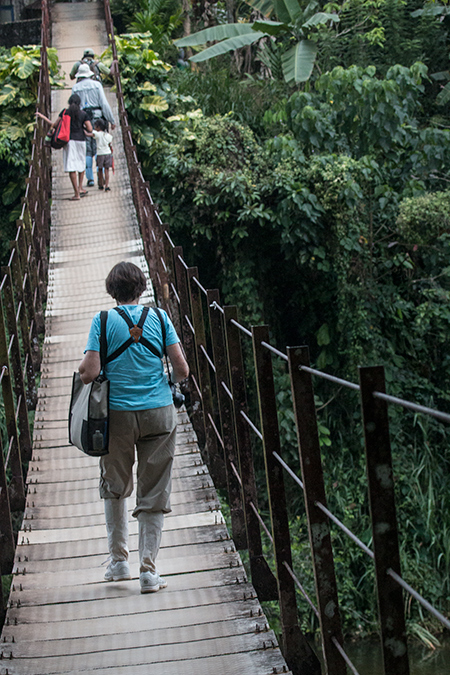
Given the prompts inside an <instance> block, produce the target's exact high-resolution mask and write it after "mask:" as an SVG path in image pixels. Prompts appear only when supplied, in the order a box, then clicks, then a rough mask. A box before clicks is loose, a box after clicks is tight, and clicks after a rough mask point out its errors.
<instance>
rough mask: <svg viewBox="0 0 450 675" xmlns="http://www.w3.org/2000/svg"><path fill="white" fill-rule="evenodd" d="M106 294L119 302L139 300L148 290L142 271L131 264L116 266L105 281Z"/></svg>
mask: <svg viewBox="0 0 450 675" xmlns="http://www.w3.org/2000/svg"><path fill="white" fill-rule="evenodd" d="M105 285H106V292H107V293H109V295H110V296H111V297H113V298H114V300H117V301H118V302H122V303H124V302H127V300H134V299H135V298H139V296H141V295H142V293H143V292H144V291H145V289H146V288H147V281H146V279H145V276H144V273H143V272H142V270H140V269H139V267H137V265H134V264H133V263H130V262H125V261H123V262H120V263H117V265H114V267H113V268H112V270H111V271H110V273H109V274H108V276H107V277H106V281H105Z"/></svg>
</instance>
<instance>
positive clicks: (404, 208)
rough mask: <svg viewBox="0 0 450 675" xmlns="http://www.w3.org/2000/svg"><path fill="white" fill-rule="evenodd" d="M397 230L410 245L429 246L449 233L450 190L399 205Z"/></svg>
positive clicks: (415, 198)
mask: <svg viewBox="0 0 450 675" xmlns="http://www.w3.org/2000/svg"><path fill="white" fill-rule="evenodd" d="M397 228H398V231H399V233H400V235H401V236H402V239H403V241H405V242H406V243H408V244H409V245H412V244H414V245H420V244H424V245H427V244H430V243H432V242H433V241H434V240H435V239H437V237H439V235H441V234H442V233H443V232H449V231H450V190H445V191H444V192H435V193H431V194H426V195H422V196H420V197H410V198H408V199H404V200H403V201H402V202H400V205H399V215H398V218H397Z"/></svg>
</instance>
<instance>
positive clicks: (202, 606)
mask: <svg viewBox="0 0 450 675" xmlns="http://www.w3.org/2000/svg"><path fill="white" fill-rule="evenodd" d="M52 12H53V21H54V22H55V23H54V26H53V45H54V46H56V47H57V48H58V51H59V56H60V60H61V62H62V64H63V68H64V70H65V71H66V72H68V71H69V70H70V67H71V65H72V63H73V62H74V61H75V60H77V59H78V58H79V57H80V56H81V54H82V52H83V50H84V48H86V47H93V48H94V49H95V51H96V52H97V53H99V52H101V50H102V47H103V45H105V44H106V35H105V30H104V23H103V21H102V6H101V4H100V3H96V2H92V3H79V4H78V3H69V4H62V3H60V4H55V5H54V6H53V8H52ZM69 95H70V84H69V83H67V88H66V89H65V90H63V91H57V92H54V100H53V115H55V114H56V113H57V112H58V111H59V110H60V109H61V108H62V107H64V105H65V103H66V100H67V98H68V97H69ZM108 96H109V100H110V102H111V104H112V107H113V109H114V110H115V114H116V115H117V109H116V106H115V99H114V97H113V96H112V95H111V94H108ZM53 154H54V156H53V188H52V236H51V252H50V272H49V293H48V304H47V311H46V337H45V345H44V360H43V369H42V378H41V385H40V389H39V404H38V408H37V412H36V420H35V428H34V443H33V445H34V450H33V460H32V462H31V463H30V471H29V474H28V497H27V509H26V513H25V518H24V521H23V526H22V529H21V531H20V533H19V543H18V547H17V552H16V559H15V566H14V573H15V574H14V578H13V587H12V591H11V595H10V601H9V609H8V613H7V621H6V625H5V626H4V629H3V632H2V645H1V649H0V651H1V657H2V660H1V661H0V675H6V674H8V675H13V674H17V675H19V674H22V675H25V674H27V675H50V674H52V673H57V674H58V675H62V674H63V673H84V674H88V673H96V674H99V673H100V674H101V673H107V674H108V675H148V673H156V674H158V675H190V674H191V673H192V674H193V673H195V675H203V674H205V675H206V674H208V675H210V673H212V672H213V673H215V675H231V674H232V673H237V674H238V675H246V674H249V675H250V674H252V675H253V674H255V675H266V674H267V675H269V673H274V672H278V673H281V672H288V671H287V668H286V665H285V662H284V660H283V658H282V656H281V653H280V651H279V649H278V647H277V644H276V640H275V636H274V634H273V633H272V632H271V631H270V630H268V627H267V624H266V619H265V617H264V615H263V614H262V610H261V607H260V605H259V603H258V601H257V599H256V598H255V592H254V590H253V588H252V586H251V585H250V584H249V583H247V581H246V578H245V571H244V568H243V566H242V562H241V559H240V557H239V555H238V554H237V553H236V552H235V551H234V547H233V544H232V542H231V540H229V538H228V533H227V530H226V527H225V525H224V523H223V518H222V515H221V512H220V510H219V502H218V498H217V494H216V491H215V489H214V486H213V484H212V481H211V478H210V476H209V474H208V471H207V468H206V467H205V466H204V465H203V463H202V460H201V456H200V453H199V449H198V445H197V442H196V437H195V434H194V432H193V429H192V427H191V425H190V423H189V419H188V417H187V415H186V413H185V412H183V411H182V412H179V414H178V420H179V427H178V431H179V433H178V441H177V454H176V460H175V471H174V483H173V499H172V508H173V512H172V514H170V515H169V516H167V517H166V520H165V527H164V533H163V541H162V548H161V552H160V555H159V558H158V566H159V568H160V570H161V573H162V574H163V575H164V576H165V577H166V578H167V579H168V583H169V585H168V588H167V589H165V590H162V591H160V592H158V593H155V594H151V595H141V594H140V591H139V580H138V569H139V568H138V555H137V527H136V522H135V521H134V519H132V518H131V517H130V551H131V554H130V563H131V569H132V575H133V580H132V581H128V582H120V583H106V582H104V581H103V575H104V570H105V568H104V567H102V562H103V561H104V560H105V559H106V557H107V542H106V533H105V526H104V518H103V504H102V502H101V500H100V499H99V496H98V462H97V460H96V459H93V458H90V457H87V456H85V455H83V454H82V453H81V452H79V451H78V450H77V449H76V448H73V447H72V446H70V445H68V441H67V422H66V419H67V409H68V404H69V396H70V386H71V378H72V372H73V370H74V369H75V368H76V367H77V366H78V363H79V361H80V358H81V356H82V352H83V349H84V345H85V340H86V337H87V332H88V329H89V325H90V322H91V318H92V316H93V314H94V313H95V312H96V311H98V309H100V308H108V307H111V306H112V303H111V298H109V296H107V295H106V292H105V290H104V278H105V276H106V274H107V272H108V271H109V269H110V268H111V267H112V265H113V264H115V263H116V262H118V261H119V260H123V259H126V260H131V261H133V262H135V263H136V264H138V265H139V266H140V267H141V269H143V270H144V272H145V274H146V275H147V277H148V269H147V265H146V262H145V259H144V255H143V249H142V243H141V240H140V236H139V232H138V226H137V222H136V216H135V213H134V209H133V204H132V199H131V192H130V186H129V180H128V174H127V170H126V164H125V157H124V152H123V146H122V143H121V135H120V129H119V128H116V131H115V132H114V156H115V163H116V174H115V176H114V177H113V178H112V181H111V192H110V193H109V194H105V193H104V192H99V191H98V190H97V188H96V187H95V188H94V189H91V190H90V193H89V196H88V197H87V198H84V199H82V200H80V201H79V202H69V201H68V197H69V196H70V195H71V194H72V188H71V186H70V183H69V179H68V177H67V176H65V175H64V174H63V171H62V153H58V152H54V153H53ZM152 300H153V297H152V293H151V291H150V292H148V294H147V296H146V297H145V298H144V302H148V303H150V302H152ZM131 500H132V498H130V501H129V506H130V512H131V506H132V504H131Z"/></svg>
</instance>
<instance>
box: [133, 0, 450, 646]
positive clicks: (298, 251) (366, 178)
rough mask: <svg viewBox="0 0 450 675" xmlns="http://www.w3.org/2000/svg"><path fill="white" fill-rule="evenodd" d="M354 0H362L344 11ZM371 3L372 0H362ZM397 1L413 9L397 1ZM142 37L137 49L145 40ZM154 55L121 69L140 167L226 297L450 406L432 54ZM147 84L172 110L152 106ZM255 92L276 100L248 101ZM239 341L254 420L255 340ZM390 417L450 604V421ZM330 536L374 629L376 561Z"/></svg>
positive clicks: (426, 589) (339, 420) (348, 455)
mask: <svg viewBox="0 0 450 675" xmlns="http://www.w3.org/2000/svg"><path fill="white" fill-rule="evenodd" d="M350 4H351V5H352V7H356V4H357V3H356V2H352V3H346V7H347V9H346V10H345V11H347V10H348V8H349V6H350ZM394 4H395V3H393V2H388V1H387V0H386V2H379V3H372V7H373V8H374V11H373V13H372V14H371V17H372V19H373V21H372V19H371V21H372V29H371V31H368V30H366V23H367V24H369V23H370V22H369V21H367V22H365V23H364V24H363V26H364V30H363V33H364V36H365V40H366V44H370V45H372V46H373V49H374V50H376V49H379V45H378V43H377V40H379V42H380V44H381V37H380V36H381V33H380V32H379V33H378V38H377V37H376V35H377V33H376V32H373V31H374V30H375V28H379V27H380V25H381V27H383V28H384V29H386V27H387V23H386V21H385V17H386V15H387V13H388V10H389V11H391V14H392V16H394V9H395V8H394ZM368 6H369V5H368V3H363V2H361V3H359V7H360V8H362V9H361V11H363V12H364V11H365V10H366V9H367V7H368ZM335 9H336V8H335V7H334V6H333V7H332V8H330V11H335ZM413 9H418V7H416V6H414V7H413ZM375 10H376V11H375ZM378 10H380V12H378ZM381 10H382V12H384V14H383V15H382V12H381ZM397 10H398V12H400V14H401V16H403V6H402V5H401V3H397V9H396V11H397ZM324 11H325V8H324ZM343 14H344V10H342V12H341V14H340V16H341V18H342V16H343ZM383 17H384V18H383ZM363 18H364V14H363ZM414 20H415V21H417V20H421V19H414ZM377 22H378V24H377ZM380 22H381V24H380ZM383 22H384V23H383ZM433 26H434V24H433ZM341 28H342V26H341ZM369 32H372V35H371V36H369V35H368V34H369ZM433 34H434V33H433ZM370 41H372V42H370ZM143 44H144V45H145V43H143ZM385 44H386V43H385ZM386 48H387V45H386ZM133 49H134V47H133ZM411 49H412V48H411ZM414 49H415V47H414ZM137 51H139V54H138V55H136V61H135V63H136V64H140V63H141V61H140V60H139V59H142V52H143V51H144V49H142V48H141V49H140V50H137ZM412 51H414V50H413V49H412ZM431 51H432V50H431V47H430V51H429V52H428V53H431ZM126 58H127V57H126V56H125V57H124V59H125V60H124V63H125V65H126V67H128V66H127V61H126ZM321 59H322V55H319V63H322V61H321ZM386 59H388V57H386ZM362 60H363V61H364V59H362ZM385 63H386V62H384V64H385ZM139 67H140V66H139ZM130 68H131V66H130ZM146 70H147V69H145V70H143V75H142V79H140V78H141V76H140V75H138V76H136V75H135V74H134V73H133V74H131V73H130V76H129V77H127V78H126V84H125V89H126V96H127V97H128V98H127V107H128V110H129V114H130V122H131V123H132V124H133V126H135V127H137V129H138V140H139V148H140V156H141V161H142V165H143V170H144V173H145V175H146V177H147V178H148V179H149V180H150V182H151V185H152V193H153V197H154V199H155V201H157V202H158V204H159V205H160V208H161V210H162V212H163V216H164V220H165V221H167V222H169V223H170V227H171V234H172V238H173V240H174V241H176V242H177V244H180V245H182V246H183V248H184V255H185V258H186V259H187V260H189V262H190V264H191V265H198V266H199V269H200V271H201V279H202V283H203V284H204V285H205V287H211V288H212V287H213V288H216V287H219V288H220V291H221V298H222V301H223V302H224V303H227V304H228V303H230V304H237V305H238V307H239V312H240V319H241V320H242V322H243V323H244V324H258V323H262V322H267V323H268V324H269V325H270V326H271V330H272V336H271V339H272V342H273V344H274V345H276V346H278V347H279V348H281V349H284V347H285V345H286V344H292V345H299V344H308V345H309V347H310V352H311V359H312V362H313V364H314V366H316V367H319V368H322V369H326V370H327V371H329V372H332V373H335V374H337V375H339V376H341V377H342V376H343V377H348V378H349V379H351V380H353V381H354V380H355V379H356V377H357V375H356V372H357V371H356V368H357V366H358V365H366V364H374V363H379V364H383V365H385V369H386V380H387V386H388V391H389V393H391V394H393V395H400V396H402V397H405V398H410V399H413V400H415V401H417V402H418V403H423V404H424V405H431V406H434V407H443V408H444V409H445V408H448V403H449V399H450V394H449V393H448V392H449V391H450V357H449V349H448V336H449V334H450V309H449V308H450V303H449V299H450V298H449V293H450V278H449V277H450V267H449V265H448V260H449V259H450V235H449V233H448V226H447V220H448V215H447V212H448V209H447V206H446V199H447V198H448V191H446V189H445V188H446V184H447V182H448V175H449V164H450V156H449V148H450V143H449V135H448V134H449V132H448V131H447V130H445V129H442V128H440V127H438V126H437V125H435V123H434V121H431V122H430V117H431V115H429V116H428V117H427V110H428V109H427V108H425V107H424V106H423V102H424V97H425V95H426V91H427V87H429V86H430V82H429V81H428V80H427V68H426V67H425V65H424V64H423V63H422V62H419V63H417V64H415V63H408V64H407V66H406V65H405V66H404V65H399V64H395V65H392V64H390V67H389V68H385V67H384V65H383V66H382V67H381V68H380V70H377V69H376V68H375V67H373V66H371V64H367V63H362V64H358V65H352V66H351V67H349V68H343V67H336V68H333V69H329V70H327V69H324V72H323V74H322V75H320V76H319V77H317V78H316V80H315V81H314V83H312V82H311V83H310V84H308V85H307V86H305V87H304V90H303V91H297V92H295V93H294V94H292V95H290V96H287V95H286V87H285V85H281V86H282V87H283V88H279V87H280V85H279V84H277V85H275V86H274V87H272V85H269V86H267V88H264V87H265V86H266V84H267V83H263V84H261V83H260V82H257V81H256V80H255V79H252V80H250V79H249V78H247V80H246V81H245V82H243V83H238V82H236V81H235V80H233V79H231V78H228V79H227V78H226V77H225V75H223V73H224V72H225V70H224V69H223V68H219V67H217V68H215V69H214V68H213V67H211V65H208V70H206V75H205V77H204V79H202V76H201V74H199V73H195V72H194V73H181V72H176V73H173V72H171V73H169V74H168V76H167V77H168V79H166V75H165V73H163V72H158V71H156V72H153V70H152V68H151V67H150V68H149V69H148V72H146ZM166 72H167V71H166ZM144 82H145V87H147V88H150V89H151V88H152V87H156V91H153V94H154V95H160V96H161V97H162V98H163V99H164V101H166V103H167V110H165V111H160V112H158V111H157V110H153V111H152V110H145V109H144V108H142V101H143V98H142V92H141V90H140V89H139V87H143V86H144ZM169 84H170V85H172V86H173V85H174V84H175V85H176V86H177V93H174V90H173V89H172V88H171V87H169V88H167V87H166V85H169ZM247 87H248V90H247ZM238 91H242V92H243V96H242V99H243V100H242V101H239V96H238V95H237V94H236V93H235V92H238ZM247 91H251V92H258V91H262V92H264V98H263V97H262V96H260V97H258V94H256V96H254V98H256V99H258V100H256V101H254V102H251V101H250V100H249V99H250V97H247ZM221 93H222V97H221ZM187 94H190V95H189V96H188V95H187ZM280 94H281V95H280ZM195 99H198V100H195ZM199 103H200V105H199ZM199 108H200V109H199ZM263 111H264V118H262V112H263ZM206 113H207V114H206ZM433 114H434V111H433ZM440 190H441V191H440ZM245 350H246V369H247V372H248V376H249V402H250V408H251V413H252V419H255V420H256V419H257V407H256V403H255V399H254V392H253V389H252V384H253V374H252V368H251V358H249V357H248V353H249V346H248V344H245ZM275 384H276V395H277V401H278V405H279V425H280V430H281V440H282V452H283V456H284V458H285V459H286V460H287V461H288V462H289V463H290V464H292V466H293V467H295V468H294V470H298V450H297V447H296V433H295V426H294V419H293V412H292V406H291V400H290V391H289V382H288V376H287V374H286V371H285V365H284V364H281V365H280V364H277V365H275ZM315 386H316V397H317V398H316V404H317V410H318V420H319V435H320V443H321V449H322V459H323V465H324V471H325V481H326V488H327V494H328V499H329V506H330V508H331V510H332V511H333V512H335V513H336V515H337V516H338V517H339V518H341V519H342V520H343V522H344V523H345V524H346V525H347V526H348V527H350V528H351V529H353V530H354V531H355V533H356V534H357V535H358V536H359V537H360V538H361V539H362V540H363V541H364V542H365V543H366V544H367V545H368V546H371V543H372V542H371V535H370V528H369V509H368V500H367V487H366V479H365V468H364V460H363V448H362V432H361V419H360V413H359V411H358V403H357V400H356V397H355V395H354V393H353V392H347V391H343V390H340V389H337V390H336V388H335V387H334V386H332V385H331V384H330V383H327V382H326V381H317V383H315ZM391 429H392V446H393V452H394V462H395V466H394V473H395V476H396V490H397V497H398V502H397V503H398V509H399V510H398V520H399V525H400V530H401V541H402V542H403V543H402V556H403V561H402V565H403V569H404V574H405V576H406V579H407V581H409V582H410V583H412V585H414V586H418V590H419V591H420V592H422V593H423V595H425V597H427V598H428V599H429V600H430V601H431V602H432V603H437V604H438V606H439V607H440V608H441V609H442V611H444V612H448V610H449V607H450V593H449V590H448V582H447V581H445V580H446V579H447V580H448V578H449V576H448V565H449V561H450V553H449V542H450V536H449V532H450V524H449V520H448V513H449V509H448V504H447V501H448V494H450V491H449V487H450V486H449V485H448V479H447V476H448V474H449V472H448V461H449V459H450V456H449V454H448V439H447V434H446V431H445V430H443V429H442V427H441V425H440V424H438V423H437V422H436V423H434V422H433V423H428V424H427V423H425V422H424V421H423V420H419V418H417V419H415V418H414V417H413V416H412V415H408V414H406V413H404V412H402V411H399V410H396V409H393V410H392V417H391ZM256 446H257V444H256V443H255V460H256V464H257V468H258V479H259V481H260V483H261V487H262V484H263V482H264V481H263V478H262V474H261V466H262V461H261V453H260V451H259V450H258V448H257V447H256ZM439 463H440V464H439ZM288 491H289V492H288V500H289V504H290V508H291V521H292V536H293V540H294V561H295V568H296V569H297V571H298V572H299V574H300V576H301V577H302V579H303V580H304V583H305V587H306V589H307V591H308V592H310V593H311V594H313V578H312V572H311V568H310V566H309V562H308V560H307V557H306V552H307V549H308V543H307V536H306V530H305V521H304V507H303V499H302V496H301V494H299V492H298V488H297V486H292V485H290V484H289V485H288ZM262 493H263V495H264V490H263V489H262ZM262 506H263V509H264V508H265V498H264V496H263V497H262ZM419 514H420V515H419ZM332 537H333V546H334V550H335V555H336V568H337V575H338V581H339V589H340V590H339V592H340V603H341V611H342V615H343V620H344V627H345V630H346V631H347V632H348V633H350V634H352V635H365V634H368V633H371V632H373V631H374V630H375V629H376V608H375V599H374V594H373V585H374V573H373V568H372V566H371V565H370V564H368V561H367V559H366V556H365V555H364V553H363V552H361V551H360V550H359V549H355V547H354V545H353V544H350V543H349V542H348V540H347V539H346V537H345V536H344V535H343V534H341V532H340V531H339V530H335V529H334V528H333V533H332ZM442 589H444V592H442ZM408 611H409V615H408V621H409V630H410V631H411V633H414V634H415V635H416V636H419V635H421V639H422V640H425V641H426V639H428V638H427V632H426V631H429V630H431V631H432V632H434V631H436V626H435V624H433V623H432V622H430V621H429V620H425V618H424V616H423V615H422V613H421V610H420V609H419V608H418V607H417V605H416V604H415V603H412V605H410V606H409V607H408ZM303 616H304V618H303V622H304V628H306V629H307V630H314V629H315V627H316V626H315V619H314V617H313V615H312V614H311V613H310V612H309V610H306V611H305V612H304V615H303ZM418 626H419V628H418Z"/></svg>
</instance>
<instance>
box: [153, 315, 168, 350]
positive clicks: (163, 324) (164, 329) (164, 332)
mask: <svg viewBox="0 0 450 675" xmlns="http://www.w3.org/2000/svg"><path fill="white" fill-rule="evenodd" d="M153 309H154V310H155V312H156V315H157V317H158V319H159V323H160V324H161V333H162V339H163V354H164V356H167V352H166V325H165V323H164V319H163V317H162V314H161V312H160V311H159V309H158V308H157V307H153Z"/></svg>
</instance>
